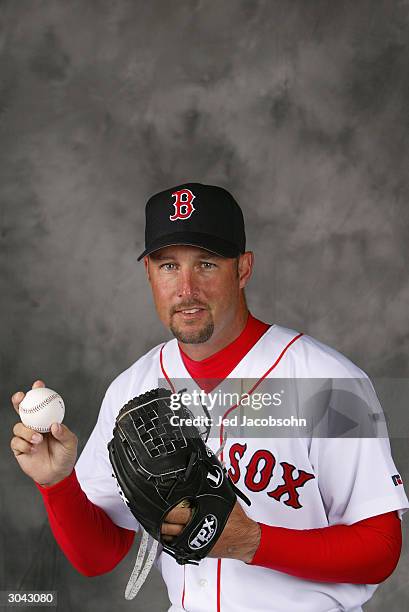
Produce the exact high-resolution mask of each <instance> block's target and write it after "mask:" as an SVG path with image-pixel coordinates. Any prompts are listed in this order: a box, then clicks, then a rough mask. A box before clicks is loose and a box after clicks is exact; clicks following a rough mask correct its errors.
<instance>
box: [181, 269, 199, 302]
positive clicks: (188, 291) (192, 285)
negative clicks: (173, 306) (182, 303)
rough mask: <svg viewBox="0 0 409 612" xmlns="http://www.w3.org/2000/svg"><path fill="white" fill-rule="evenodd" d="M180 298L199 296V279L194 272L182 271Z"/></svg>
mask: <svg viewBox="0 0 409 612" xmlns="http://www.w3.org/2000/svg"><path fill="white" fill-rule="evenodd" d="M177 291H178V297H190V296H196V295H197V294H198V287H197V279H196V276H195V273H194V271H193V270H190V269H185V270H181V271H180V274H179V278H178V287H177Z"/></svg>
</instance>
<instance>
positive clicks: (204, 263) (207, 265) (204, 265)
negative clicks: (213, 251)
mask: <svg viewBox="0 0 409 612" xmlns="http://www.w3.org/2000/svg"><path fill="white" fill-rule="evenodd" d="M200 265H201V266H202V268H204V269H205V270H210V269H211V268H215V267H216V264H214V263H212V262H211V261H202V262H201V264H200Z"/></svg>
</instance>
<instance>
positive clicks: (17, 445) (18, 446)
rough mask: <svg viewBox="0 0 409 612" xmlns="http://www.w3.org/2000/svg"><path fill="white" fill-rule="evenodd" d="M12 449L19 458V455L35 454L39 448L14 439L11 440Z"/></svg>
mask: <svg viewBox="0 0 409 612" xmlns="http://www.w3.org/2000/svg"><path fill="white" fill-rule="evenodd" d="M10 448H11V450H12V451H13V453H14V454H15V456H16V457H17V455H21V454H22V453H26V454H30V453H35V452H36V451H37V447H36V446H35V445H33V444H30V443H29V442H26V440H23V439H22V438H17V437H14V438H12V439H11V442H10Z"/></svg>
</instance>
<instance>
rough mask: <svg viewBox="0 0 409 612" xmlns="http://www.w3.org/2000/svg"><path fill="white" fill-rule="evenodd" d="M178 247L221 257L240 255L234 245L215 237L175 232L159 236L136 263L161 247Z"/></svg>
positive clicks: (197, 233) (196, 233)
mask: <svg viewBox="0 0 409 612" xmlns="http://www.w3.org/2000/svg"><path fill="white" fill-rule="evenodd" d="M178 245H186V246H195V247H201V248H202V249H205V250H206V251H210V252H211V253H215V254H216V255H221V256H222V257H237V256H238V255H240V251H239V249H238V247H237V246H236V245H235V244H232V243H231V242H227V241H226V240H223V239H222V238H218V237H217V236H209V235H208V234H201V233H199V232H176V233H174V234H168V236H161V238H159V239H158V240H155V241H154V242H152V244H150V245H149V247H148V248H147V249H145V250H144V252H143V253H142V254H141V255H139V257H138V260H137V261H140V260H141V259H142V257H146V255H150V254H151V253H153V252H154V251H157V250H158V249H162V248H163V247H167V246H178Z"/></svg>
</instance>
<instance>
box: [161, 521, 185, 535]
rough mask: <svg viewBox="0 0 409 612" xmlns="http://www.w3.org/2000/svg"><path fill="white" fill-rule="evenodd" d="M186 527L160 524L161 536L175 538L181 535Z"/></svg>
mask: <svg viewBox="0 0 409 612" xmlns="http://www.w3.org/2000/svg"><path fill="white" fill-rule="evenodd" d="M185 527H186V525H176V524H175V523H162V527H161V530H160V531H161V533H162V535H168V536H176V535H179V534H180V533H182V531H183V530H184V528H185Z"/></svg>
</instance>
